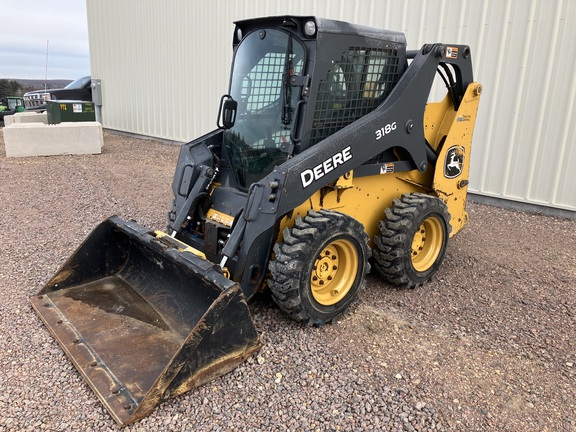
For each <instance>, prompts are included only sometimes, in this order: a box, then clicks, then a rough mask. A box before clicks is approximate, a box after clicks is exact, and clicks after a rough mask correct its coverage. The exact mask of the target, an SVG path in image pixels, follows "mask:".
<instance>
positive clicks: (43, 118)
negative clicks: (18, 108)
mask: <svg viewBox="0 0 576 432" xmlns="http://www.w3.org/2000/svg"><path fill="white" fill-rule="evenodd" d="M14 123H44V124H47V123H48V114H46V111H44V112H43V113H37V112H21V113H16V114H13V115H10V116H6V117H4V126H8V125H11V124H14Z"/></svg>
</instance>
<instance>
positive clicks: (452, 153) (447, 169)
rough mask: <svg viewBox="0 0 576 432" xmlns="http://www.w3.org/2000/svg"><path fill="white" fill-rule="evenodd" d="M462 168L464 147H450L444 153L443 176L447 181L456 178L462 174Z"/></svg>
mask: <svg viewBox="0 0 576 432" xmlns="http://www.w3.org/2000/svg"><path fill="white" fill-rule="evenodd" d="M463 167H464V147H462V146H453V147H450V148H449V149H448V152H447V153H446V160H445V161H444V176H445V177H446V178H449V179H452V178H456V177H458V176H459V175H460V174H462V168H463Z"/></svg>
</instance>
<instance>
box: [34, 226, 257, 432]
mask: <svg viewBox="0 0 576 432" xmlns="http://www.w3.org/2000/svg"><path fill="white" fill-rule="evenodd" d="M182 246H184V245H183V244H182V243H179V242H177V241H176V240H174V239H172V238H170V237H160V236H157V235H156V234H154V233H151V232H149V231H148V230H147V229H146V228H144V227H142V226H140V225H138V224H136V223H134V222H127V221H124V220H122V219H120V218H118V217H116V216H113V217H111V218H110V219H108V220H106V221H104V222H103V223H102V224H100V225H99V226H98V227H97V228H96V229H95V230H94V231H93V232H92V234H91V235H90V236H89V237H88V238H87V239H86V240H85V241H84V243H83V244H82V245H81V246H80V247H79V248H78V250H77V251H76V252H75V253H74V254H73V255H72V256H71V257H70V258H69V259H68V261H67V262H66V263H65V264H64V266H63V267H62V268H61V269H60V271H59V272H58V273H57V274H56V275H55V276H54V277H53V278H52V280H50V282H48V284H47V285H46V286H45V287H44V288H43V289H42V290H41V291H40V292H39V293H38V294H37V295H36V296H34V297H33V298H32V299H31V302H32V306H33V307H34V309H35V310H36V312H37V313H38V315H40V317H41V318H42V320H43V321H44V323H45V324H46V326H47V327H48V328H49V329H50V332H51V333H52V334H53V335H54V337H55V338H56V340H57V341H58V343H59V344H60V345H61V346H62V348H63V349H64V351H65V353H66V355H67V356H68V357H69V358H70V359H71V360H72V362H73V363H74V365H75V366H76V368H77V369H78V371H79V372H80V373H81V375H82V376H83V377H84V379H85V380H86V381H87V383H88V384H89V385H90V387H92V389H93V390H94V392H95V393H96V395H97V396H98V398H99V399H100V401H101V402H102V403H103V404H104V406H105V407H106V409H107V410H108V411H109V412H110V414H111V415H112V417H113V418H114V419H115V420H116V422H118V423H119V424H120V425H126V424H129V423H132V422H134V421H135V420H138V419H140V418H142V417H145V416H146V415H148V414H149V413H150V412H152V411H153V410H154V407H155V406H156V404H158V403H159V402H160V401H161V400H163V399H167V398H169V397H174V396H177V395H179V394H181V393H184V392H186V391H188V390H190V389H191V388H193V387H196V386H198V385H201V384H203V383H205V382H207V381H210V380H212V379H213V378H216V377H218V376H220V375H223V374H225V373H227V372H229V371H231V370H232V369H234V368H235V367H236V366H237V365H238V364H239V363H241V362H242V361H243V360H244V359H245V358H247V357H248V356H250V355H251V354H252V353H253V352H254V351H256V350H257V349H258V348H259V347H260V340H259V337H258V333H257V331H256V329H255V327H254V323H253V322H252V319H251V316H250V312H249V310H248V306H247V304H246V299H245V297H244V295H243V294H242V291H241V290H240V287H239V285H238V284H237V283H235V282H232V281H230V280H229V279H227V278H225V277H224V276H223V275H222V274H220V272H219V271H218V269H219V268H218V267H217V266H215V265H214V264H212V263H210V262H209V261H207V260H205V259H203V258H201V257H199V256H197V255H195V254H193V253H191V252H188V251H183V247H182Z"/></svg>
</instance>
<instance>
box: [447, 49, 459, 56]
mask: <svg viewBox="0 0 576 432" xmlns="http://www.w3.org/2000/svg"><path fill="white" fill-rule="evenodd" d="M446 58H451V59H457V58H458V48H457V47H446Z"/></svg>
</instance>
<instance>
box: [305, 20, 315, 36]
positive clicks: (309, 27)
mask: <svg viewBox="0 0 576 432" xmlns="http://www.w3.org/2000/svg"><path fill="white" fill-rule="evenodd" d="M304 33H305V34H306V36H309V37H312V36H314V35H315V34H316V23H315V22H314V21H306V24H304Z"/></svg>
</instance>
